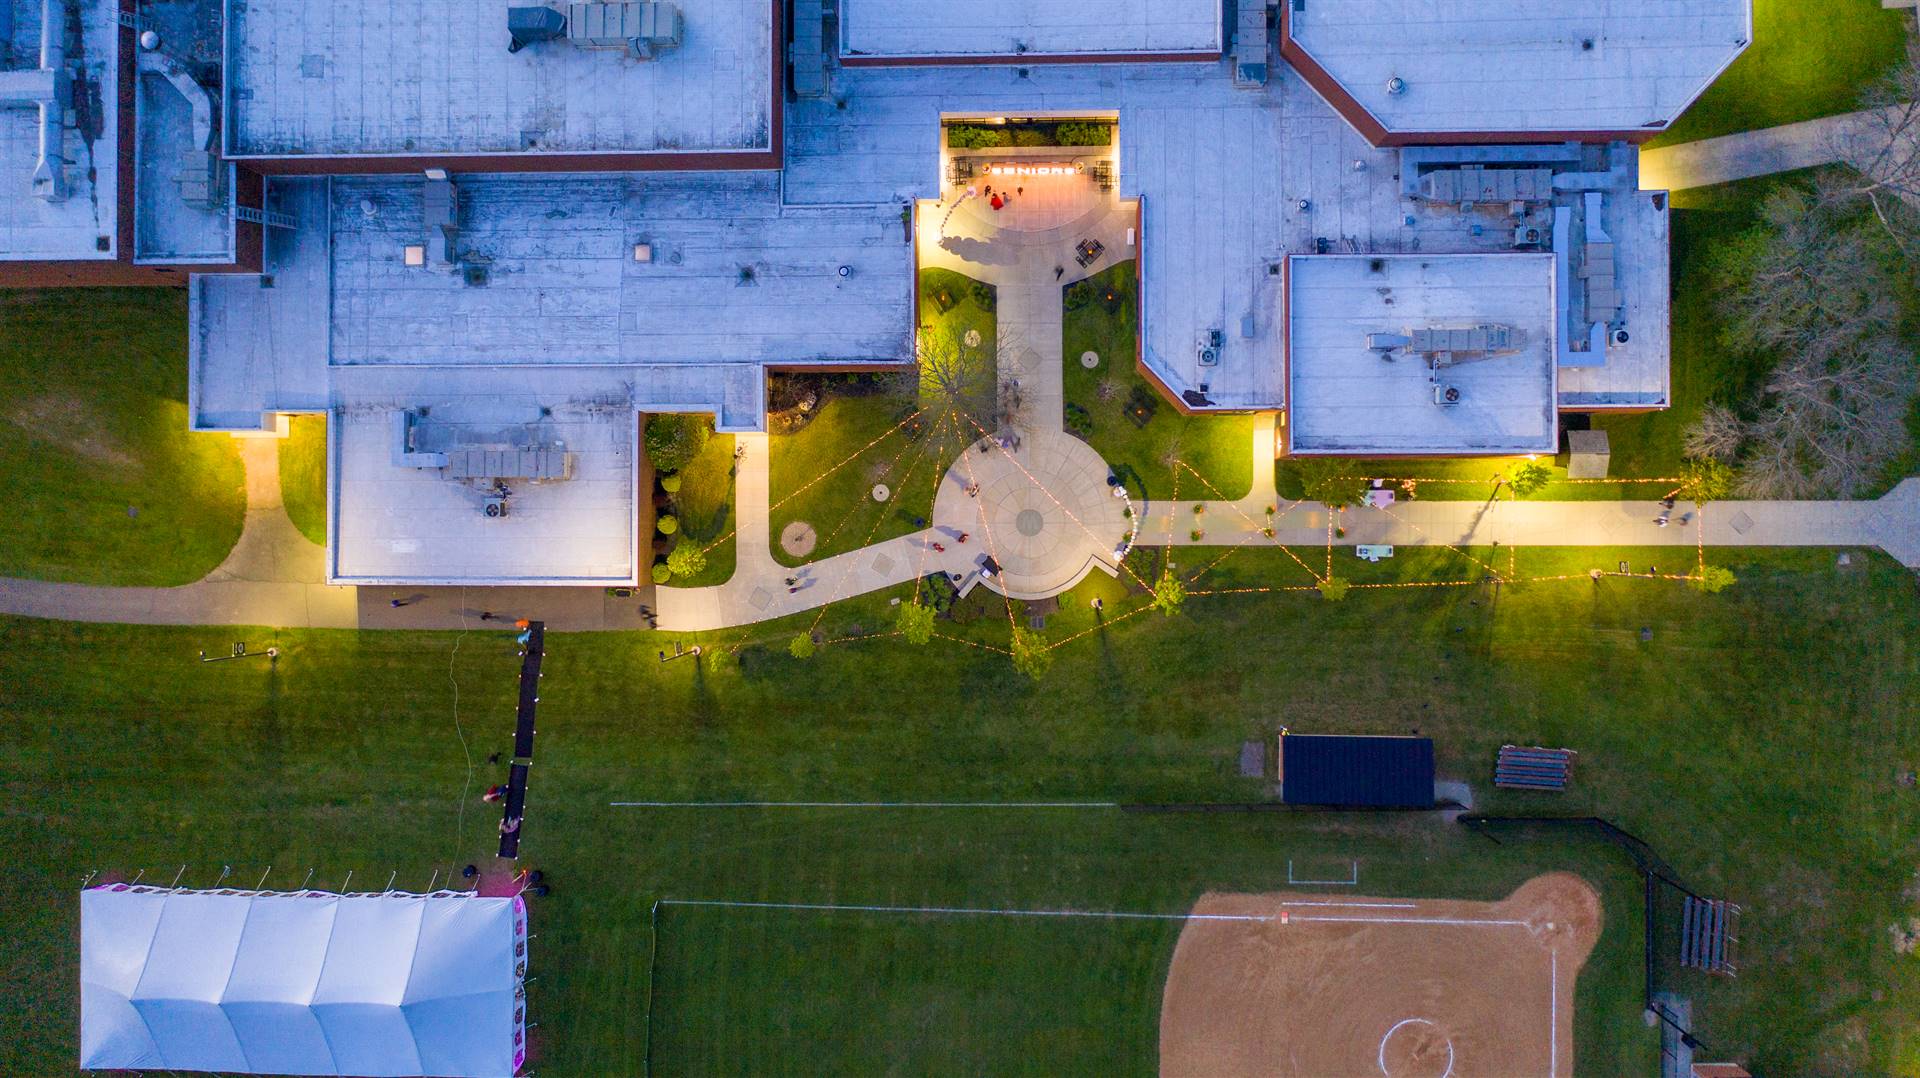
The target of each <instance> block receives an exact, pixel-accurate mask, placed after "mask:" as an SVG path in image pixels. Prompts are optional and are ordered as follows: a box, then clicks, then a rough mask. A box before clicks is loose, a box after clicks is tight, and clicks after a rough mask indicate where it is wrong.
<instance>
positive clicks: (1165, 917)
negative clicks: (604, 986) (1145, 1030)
mask: <svg viewBox="0 0 1920 1078" xmlns="http://www.w3.org/2000/svg"><path fill="white" fill-rule="evenodd" d="M660 904H661V905H662V906H721V907H733V908H740V909H756V910H821V911H828V912H848V913H939V914H957V915H967V916H977V917H1095V918H1108V919H1116V920H1135V921H1259V922H1269V921H1276V920H1278V919H1279V918H1277V917H1274V916H1272V915H1260V914H1242V913H1134V912H1128V911H1124V910H1016V909H993V908H985V907H971V906H856V905H846V904H841V903H830V902H734V901H728V900H725V899H697V898H663V899H661V900H660Z"/></svg>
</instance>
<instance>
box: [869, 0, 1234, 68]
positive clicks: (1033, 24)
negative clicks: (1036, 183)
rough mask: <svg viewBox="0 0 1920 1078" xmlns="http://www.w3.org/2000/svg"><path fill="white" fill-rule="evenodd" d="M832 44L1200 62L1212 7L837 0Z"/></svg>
mask: <svg viewBox="0 0 1920 1078" xmlns="http://www.w3.org/2000/svg"><path fill="white" fill-rule="evenodd" d="M840 41H841V55H842V56H852V57H862V56H871V57H896V58H897V57H915V56H927V57H931V56H944V57H954V58H956V59H958V58H963V57H969V56H1016V55H1018V56H1097V55H1100V54H1103V53H1113V54H1116V55H1125V54H1129V53H1157V54H1178V53H1191V54H1195V55H1205V54H1209V53H1218V52H1219V51H1220V48H1221V35H1220V0H1112V2H1110V3H1088V2H1087V0H919V2H917V3H900V2H898V0H843V2H842V3H841V4H840Z"/></svg>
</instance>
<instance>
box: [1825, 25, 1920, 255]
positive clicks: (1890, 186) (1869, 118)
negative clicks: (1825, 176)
mask: <svg viewBox="0 0 1920 1078" xmlns="http://www.w3.org/2000/svg"><path fill="white" fill-rule="evenodd" d="M1860 104H1861V108H1862V109H1863V110H1864V111H1863V112H1862V113H1861V114H1860V115H1859V118H1858V119H1857V120H1856V121H1854V122H1852V123H1843V124H1841V125H1839V126H1838V127H1837V128H1836V130H1835V132H1834V134H1833V136H1832V138H1833V144H1832V145H1831V146H1829V147H1827V149H1828V151H1829V153H1830V154H1831V155H1832V157H1833V159H1834V160H1837V161H1844V162H1846V163H1847V164H1848V165H1850V166H1851V167H1852V169H1853V175H1852V176H1851V177H1848V178H1845V179H1843V180H1842V181H1841V182H1838V183H1836V184H1834V185H1832V186H1830V187H1829V188H1828V189H1827V191H1826V192H1825V193H1826V194H1827V195H1828V196H1837V197H1842V198H1847V199H1855V198H1858V199H1864V200H1866V202H1867V203H1868V204H1869V205H1871V206H1872V208H1873V213H1874V216H1875V217H1876V218H1877V219H1878V220H1879V222H1880V226H1881V227H1882V228H1883V229H1884V230H1885V231H1886V233H1887V234H1888V235H1889V236H1891V237H1893V239H1894V241H1895V242H1897V243H1899V244H1900V245H1901V246H1902V247H1903V248H1909V249H1910V248H1911V247H1912V246H1913V244H1914V241H1915V239H1917V238H1920V41H1916V40H1915V39H1913V38H1911V37H1910V38H1908V41H1907V58H1906V60H1905V61H1904V62H1903V63H1901V64H1899V65H1898V66H1896V67H1895V68H1894V69H1893V70H1892V71H1890V72H1888V73H1887V74H1886V75H1885V76H1883V77H1882V78H1881V79H1880V80H1879V81H1878V82H1876V83H1874V84H1873V85H1871V86H1869V87H1868V88H1867V90H1866V92H1865V93H1863V94H1861V96H1860Z"/></svg>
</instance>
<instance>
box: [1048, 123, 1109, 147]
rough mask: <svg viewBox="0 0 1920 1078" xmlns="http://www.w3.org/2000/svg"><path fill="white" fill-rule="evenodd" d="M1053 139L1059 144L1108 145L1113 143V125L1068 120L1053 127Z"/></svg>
mask: <svg viewBox="0 0 1920 1078" xmlns="http://www.w3.org/2000/svg"><path fill="white" fill-rule="evenodd" d="M1053 139H1054V142H1056V143H1057V144H1059V145H1061V146H1108V145H1112V143H1113V125H1112V124H1109V123H1101V122H1098V121H1086V120H1068V121H1066V122H1065V123H1062V124H1060V125H1059V126H1057V127H1055V128H1054V129H1053Z"/></svg>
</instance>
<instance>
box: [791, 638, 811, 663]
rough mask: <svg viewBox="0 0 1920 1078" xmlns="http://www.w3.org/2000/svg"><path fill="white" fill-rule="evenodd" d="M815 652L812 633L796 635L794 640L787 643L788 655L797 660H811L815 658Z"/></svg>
mask: <svg viewBox="0 0 1920 1078" xmlns="http://www.w3.org/2000/svg"><path fill="white" fill-rule="evenodd" d="M813 652H814V643H813V634H812V633H796V634H794V637H793V639H792V640H789V641H787V654H789V655H791V656H793V657H794V658H796V659H811V658H813Z"/></svg>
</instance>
